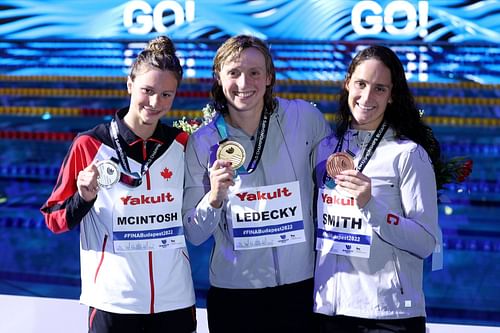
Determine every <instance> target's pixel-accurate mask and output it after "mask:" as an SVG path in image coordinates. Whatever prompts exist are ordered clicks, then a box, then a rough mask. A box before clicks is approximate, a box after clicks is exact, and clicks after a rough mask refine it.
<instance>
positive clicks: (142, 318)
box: [70, 306, 196, 333]
mask: <svg viewBox="0 0 500 333" xmlns="http://www.w3.org/2000/svg"><path fill="white" fill-rule="evenodd" d="M195 330H196V309H195V307H194V306H191V307H189V308H185V309H180V310H174V311H167V312H159V313H152V314H119V313H111V312H106V311H102V310H99V309H95V308H92V307H90V308H89V333H139V332H144V333H192V332H194V331H195ZM70 331H71V330H70Z"/></svg>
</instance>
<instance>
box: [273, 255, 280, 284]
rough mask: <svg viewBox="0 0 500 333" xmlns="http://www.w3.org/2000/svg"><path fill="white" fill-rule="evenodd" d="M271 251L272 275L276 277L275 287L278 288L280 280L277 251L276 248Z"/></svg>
mask: <svg viewBox="0 0 500 333" xmlns="http://www.w3.org/2000/svg"><path fill="white" fill-rule="evenodd" d="M272 251H273V261H274V274H275V276H276V285H278V286H280V285H281V279H280V264H279V261H278V249H276V247H273V248H272Z"/></svg>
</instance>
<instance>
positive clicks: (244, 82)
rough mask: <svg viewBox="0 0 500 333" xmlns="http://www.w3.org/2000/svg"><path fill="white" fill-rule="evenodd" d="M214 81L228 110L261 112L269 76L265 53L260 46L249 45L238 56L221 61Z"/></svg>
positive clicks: (269, 81) (269, 82) (269, 79)
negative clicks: (223, 97)
mask: <svg viewBox="0 0 500 333" xmlns="http://www.w3.org/2000/svg"><path fill="white" fill-rule="evenodd" d="M217 81H218V83H219V85H221V86H222V91H223V92H224V96H225V97H226V99H227V104H228V108H229V112H230V113H233V112H252V113H258V114H260V112H261V111H262V109H263V107H264V94H265V92H266V86H268V85H269V84H271V78H270V76H269V75H268V74H267V71H266V60H265V57H264V55H263V54H262V53H261V52H260V51H259V50H257V49H256V48H254V47H249V48H247V49H244V50H243V51H242V52H241V54H240V55H239V57H235V58H233V59H230V60H228V61H227V62H224V63H223V64H222V66H221V70H220V72H219V73H218V78H217Z"/></svg>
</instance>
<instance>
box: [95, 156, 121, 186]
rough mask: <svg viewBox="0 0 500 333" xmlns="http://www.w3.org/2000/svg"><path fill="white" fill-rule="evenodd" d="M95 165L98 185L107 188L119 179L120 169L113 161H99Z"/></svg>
mask: <svg viewBox="0 0 500 333" xmlns="http://www.w3.org/2000/svg"><path fill="white" fill-rule="evenodd" d="M95 166H96V167H97V171H98V172H99V176H97V184H98V185H99V186H100V187H104V188H109V187H111V186H113V185H114V184H116V183H117V182H118V180H120V169H119V168H118V164H116V163H115V162H113V161H111V160H105V161H99V162H97V163H96V165H95Z"/></svg>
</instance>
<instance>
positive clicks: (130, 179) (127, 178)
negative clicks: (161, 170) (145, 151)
mask: <svg viewBox="0 0 500 333" xmlns="http://www.w3.org/2000/svg"><path fill="white" fill-rule="evenodd" d="M109 132H110V134H111V138H112V139H113V145H114V148H115V151H116V154H117V155H118V160H119V161H118V162H119V163H120V165H121V166H122V168H123V169H124V170H125V171H124V172H121V175H120V182H122V183H124V184H126V185H128V186H131V187H137V186H140V185H141V184H142V177H144V175H145V174H146V172H148V170H149V167H150V166H151V164H153V160H154V158H155V156H156V154H157V153H158V150H159V149H160V147H161V144H159V143H157V144H155V147H154V149H153V152H152V153H151V155H149V158H148V160H147V161H146V162H144V163H143V164H142V166H141V173H140V174H139V173H138V172H131V171H130V166H129V164H128V159H127V155H126V154H125V151H124V150H123V148H122V145H121V143H120V140H119V139H118V125H117V124H116V121H115V119H113V120H111V126H110V127H109ZM111 159H112V160H115V159H114V158H111Z"/></svg>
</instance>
